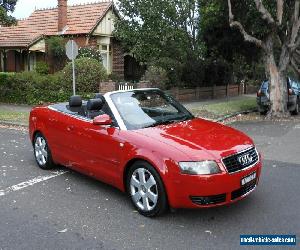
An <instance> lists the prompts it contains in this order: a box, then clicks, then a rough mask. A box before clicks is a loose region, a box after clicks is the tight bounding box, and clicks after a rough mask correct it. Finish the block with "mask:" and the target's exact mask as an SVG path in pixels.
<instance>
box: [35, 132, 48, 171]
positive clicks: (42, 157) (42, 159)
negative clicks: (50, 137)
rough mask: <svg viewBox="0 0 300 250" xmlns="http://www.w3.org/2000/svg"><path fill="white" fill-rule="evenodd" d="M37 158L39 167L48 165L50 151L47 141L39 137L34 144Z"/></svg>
mask: <svg viewBox="0 0 300 250" xmlns="http://www.w3.org/2000/svg"><path fill="white" fill-rule="evenodd" d="M34 151H35V158H36V160H37V162H38V164H39V165H41V166H43V165H45V164H46V163H47V159H48V151H47V143H46V140H45V139H44V138H43V137H41V136H38V137H37V138H36V140H35V144H34Z"/></svg>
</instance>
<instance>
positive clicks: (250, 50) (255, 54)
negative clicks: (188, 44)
mask: <svg viewBox="0 0 300 250" xmlns="http://www.w3.org/2000/svg"><path fill="white" fill-rule="evenodd" d="M200 6H201V8H200V11H201V12H200V13H201V22H200V29H201V38H202V39H203V42H204V43H205V46H206V54H205V61H206V62H207V63H209V61H212V62H215V63H210V67H211V68H214V67H217V68H216V69H212V71H217V72H219V71H220V70H221V74H224V77H225V78H227V79H229V82H241V81H246V82H247V83H249V82H252V83H256V84H257V83H259V82H261V80H262V79H263V78H264V77H265V73H264V68H263V67H262V66H261V64H262V62H261V55H262V53H261V51H260V50H259V49H258V48H257V47H256V46H255V45H253V44H251V43H245V42H244V38H243V36H242V35H241V34H240V32H239V31H237V30H235V29H231V28H230V26H229V23H228V6H227V2H226V1H219V0H201V1H200ZM222 69H223V70H222ZM224 70H225V71H224ZM211 77H212V74H209V77H208V78H211ZM208 80H209V79H206V81H208Z"/></svg>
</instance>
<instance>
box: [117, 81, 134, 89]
mask: <svg viewBox="0 0 300 250" xmlns="http://www.w3.org/2000/svg"><path fill="white" fill-rule="evenodd" d="M132 89H134V85H132V84H130V83H120V84H119V86H118V90H132Z"/></svg>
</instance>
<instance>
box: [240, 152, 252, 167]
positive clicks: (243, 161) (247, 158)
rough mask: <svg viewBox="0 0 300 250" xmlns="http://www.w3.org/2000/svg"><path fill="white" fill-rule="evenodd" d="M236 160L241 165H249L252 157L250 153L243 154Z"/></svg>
mask: <svg viewBox="0 0 300 250" xmlns="http://www.w3.org/2000/svg"><path fill="white" fill-rule="evenodd" d="M238 161H239V163H240V164H242V165H243V166H245V165H249V164H251V163H252V162H253V157H252V156H251V155H250V154H244V155H241V156H239V157H238Z"/></svg>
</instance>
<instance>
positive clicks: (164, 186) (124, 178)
mask: <svg viewBox="0 0 300 250" xmlns="http://www.w3.org/2000/svg"><path fill="white" fill-rule="evenodd" d="M138 161H143V162H146V163H148V164H150V165H151V166H152V167H153V168H154V170H155V171H156V172H157V174H158V175H159V177H160V179H161V182H162V185H163V188H164V190H165V193H166V199H167V206H168V207H169V206H170V201H169V194H168V188H167V186H166V183H165V181H164V178H163V177H162V174H161V171H160V170H159V169H160V168H158V167H157V166H156V164H155V163H154V162H152V161H151V160H149V159H146V158H143V157H135V158H132V159H130V160H129V161H128V162H127V163H126V164H125V167H124V170H123V179H122V181H123V191H124V192H125V193H127V187H126V178H127V175H128V171H129V169H130V167H131V166H132V165H133V164H134V163H135V162H138Z"/></svg>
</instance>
